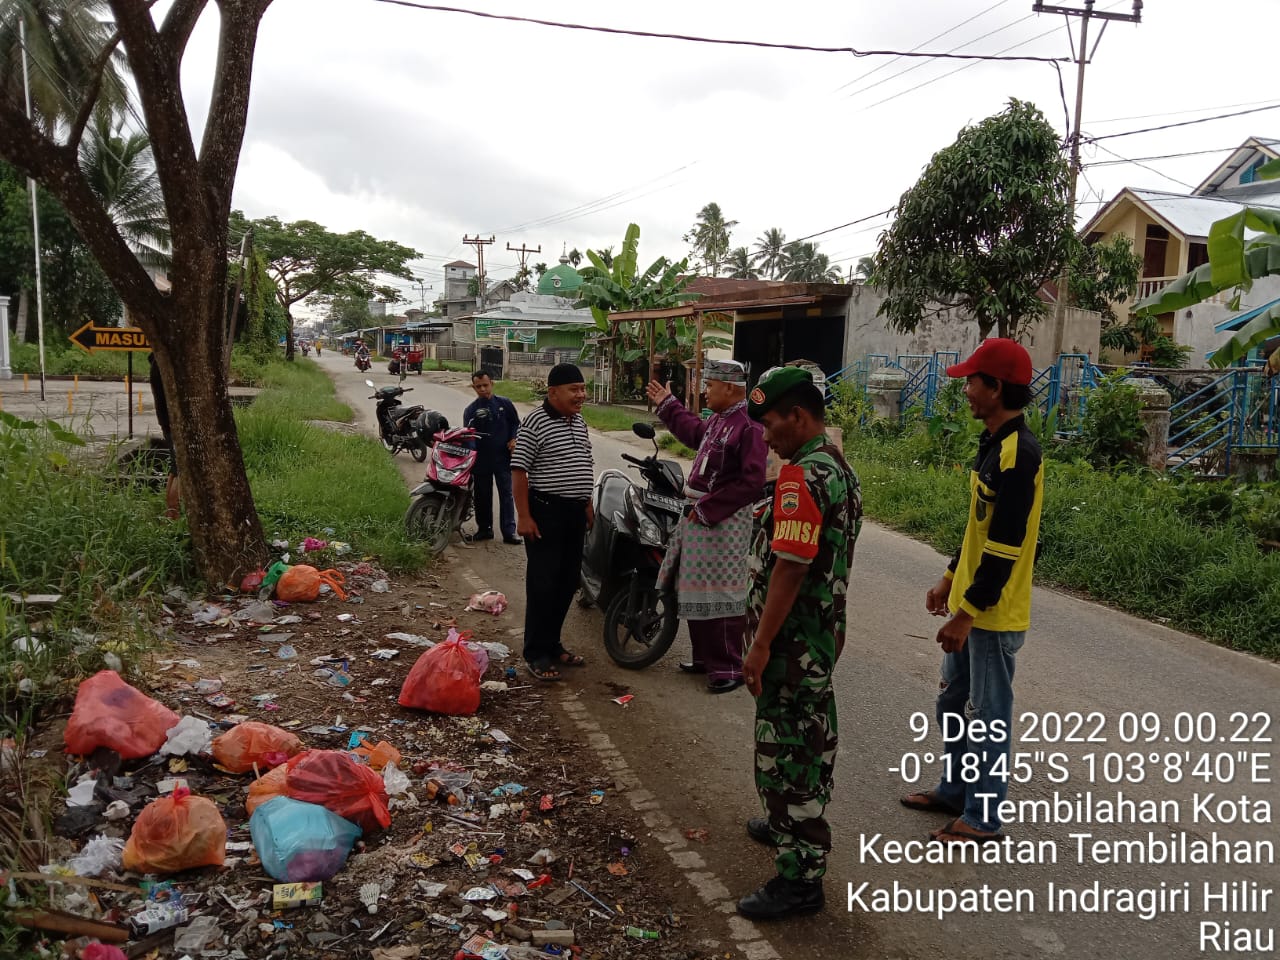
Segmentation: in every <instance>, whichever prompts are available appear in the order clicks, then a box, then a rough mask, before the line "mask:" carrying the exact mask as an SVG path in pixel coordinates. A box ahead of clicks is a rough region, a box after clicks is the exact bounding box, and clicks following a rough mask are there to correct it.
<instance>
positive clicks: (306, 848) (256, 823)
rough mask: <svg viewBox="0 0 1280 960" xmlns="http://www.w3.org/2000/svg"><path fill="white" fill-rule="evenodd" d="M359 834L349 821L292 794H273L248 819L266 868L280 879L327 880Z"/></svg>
mask: <svg viewBox="0 0 1280 960" xmlns="http://www.w3.org/2000/svg"><path fill="white" fill-rule="evenodd" d="M360 834H361V830H360V828H359V827H358V826H356V825H355V824H354V823H352V822H351V821H350V820H345V819H343V818H342V817H340V816H338V815H337V814H336V813H332V812H331V811H329V810H326V809H325V808H324V807H322V806H320V805H319V804H315V803H303V802H302V801H301V800H294V799H292V798H290V797H273V798H272V799H271V800H268V801H267V802H266V803H264V804H262V806H260V807H258V808H257V809H256V810H254V811H253V816H252V817H250V818H249V835H250V836H251V837H253V845H254V847H255V848H256V849H257V851H258V857H259V858H260V859H261V860H262V868H263V869H264V870H266V871H267V873H268V874H270V875H271V876H272V877H274V878H275V879H277V880H280V881H289V882H292V881H309V880H328V879H329V878H330V877H332V876H333V875H334V874H335V873H337V872H338V871H339V870H341V869H342V865H343V864H344V863H346V862H347V854H349V853H350V852H351V847H352V845H353V844H354V843H355V842H356V840H358V839H359V838H360Z"/></svg>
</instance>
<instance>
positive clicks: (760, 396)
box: [751, 387, 764, 403]
mask: <svg viewBox="0 0 1280 960" xmlns="http://www.w3.org/2000/svg"><path fill="white" fill-rule="evenodd" d="M751 402H752V403H764V391H763V390H761V389H760V388H759V387H756V388H755V389H754V390H752V391H751Z"/></svg>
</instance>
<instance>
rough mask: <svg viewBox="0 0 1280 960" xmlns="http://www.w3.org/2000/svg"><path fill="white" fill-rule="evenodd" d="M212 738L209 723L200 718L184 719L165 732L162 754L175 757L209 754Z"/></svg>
mask: <svg viewBox="0 0 1280 960" xmlns="http://www.w3.org/2000/svg"><path fill="white" fill-rule="evenodd" d="M212 738H213V735H212V734H211V733H210V731H209V724H208V723H207V722H205V721H204V720H201V719H199V718H198V717H183V718H182V719H181V720H179V721H178V722H177V723H176V724H175V725H174V726H172V727H171V728H169V730H167V731H166V732H165V741H164V745H163V746H162V747H161V748H160V753H161V754H163V755H165V756H175V757H181V756H186V755H188V754H192V755H194V754H200V753H207V752H208V751H209V743H210V741H211V740H212Z"/></svg>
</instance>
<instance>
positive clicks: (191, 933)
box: [173, 914, 221, 956]
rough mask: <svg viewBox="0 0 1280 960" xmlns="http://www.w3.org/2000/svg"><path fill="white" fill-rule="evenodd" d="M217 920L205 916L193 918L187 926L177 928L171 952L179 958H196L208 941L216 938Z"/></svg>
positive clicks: (218, 931)
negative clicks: (184, 955)
mask: <svg viewBox="0 0 1280 960" xmlns="http://www.w3.org/2000/svg"><path fill="white" fill-rule="evenodd" d="M220 933H221V931H220V930H219V929H218V919H217V918H216V917H211V916H209V915H207V914H205V915H202V916H199V917H193V918H192V920H191V923H190V925H189V926H185V927H179V928H178V929H177V931H175V933H174V938H173V952H174V953H175V954H178V955H179V956H181V955H182V954H184V953H185V954H190V955H191V956H198V955H199V954H201V953H202V952H203V951H204V948H205V946H206V945H207V944H208V943H209V941H210V940H212V939H214V938H215V937H218V936H219V935H220Z"/></svg>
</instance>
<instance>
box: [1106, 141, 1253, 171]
mask: <svg viewBox="0 0 1280 960" xmlns="http://www.w3.org/2000/svg"><path fill="white" fill-rule="evenodd" d="M1240 146H1241V145H1240V144H1238V143H1237V144H1233V145H1232V146H1230V147H1218V148H1217V149H1216V150H1187V151H1184V152H1183V153H1161V154H1157V155H1156V156H1153V157H1134V158H1133V159H1131V160H1125V159H1120V160H1094V161H1092V162H1090V163H1085V164H1081V166H1083V167H1114V166H1118V165H1120V164H1122V163H1140V162H1143V161H1147V160H1179V159H1181V158H1182V157H1203V156H1205V155H1207V154H1210V153H1226V152H1228V151H1231V152H1233V153H1234V152H1235V151H1236V150H1239V149H1240ZM1098 149H1099V150H1101V149H1102V148H1101V147H1099V148H1098ZM1107 152H1108V153H1111V151H1110V150H1108V151H1107ZM1111 155H1112V156H1113V157H1114V156H1119V154H1115V153H1112V154H1111Z"/></svg>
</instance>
